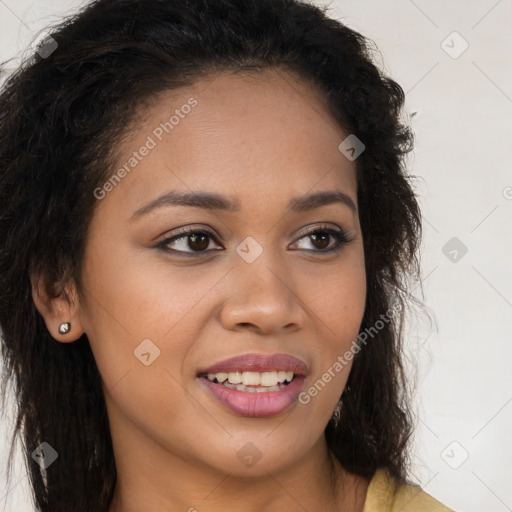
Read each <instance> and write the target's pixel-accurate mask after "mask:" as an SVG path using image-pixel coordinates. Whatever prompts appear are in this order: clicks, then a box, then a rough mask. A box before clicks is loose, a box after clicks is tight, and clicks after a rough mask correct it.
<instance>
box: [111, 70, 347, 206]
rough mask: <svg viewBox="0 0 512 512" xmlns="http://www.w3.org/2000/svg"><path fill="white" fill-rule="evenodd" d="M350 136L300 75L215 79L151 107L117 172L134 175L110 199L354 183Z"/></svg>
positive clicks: (250, 194) (120, 152)
mask: <svg viewBox="0 0 512 512" xmlns="http://www.w3.org/2000/svg"><path fill="white" fill-rule="evenodd" d="M347 135H348V133H347V132H346V131H345V130H344V129H343V128H342V127H341V126H340V125H339V124H338V123H337V121H336V120H335V119H334V117H333V116H332V114H331V113H330V111H329V110H328V108H327V105H326V102H325V98H324V97H323V96H322V94H321V93H320V92H319V91H317V90H316V89H315V88H314V87H312V86H311V85H310V84H309V83H307V82H304V81H300V80H299V79H298V78H297V77H296V76H295V75H293V74H290V73H287V72H285V71H283V70H267V71H266V72H263V73H258V74H256V73H249V74H247V73H243V74H228V73H219V74H216V75H211V76H209V77H207V78H205V79H201V80H198V81H197V82H195V83H194V84H193V85H191V86H188V87H183V88H180V89H176V90H172V91H166V92H164V93H162V94H160V95H159V96H158V97H157V98H154V99H153V101H152V102H151V104H150V105H148V106H147V107H146V108H144V109H143V110H142V109H141V112H140V115H139V117H138V122H137V123H135V124H134V126H133V127H132V129H131V131H130V133H129V134H128V137H127V138H126V139H125V140H124V142H123V143H122V144H121V145H120V146H119V147H118V148H117V157H116V166H117V167H116V169H117V168H121V167H122V166H123V165H124V167H125V169H128V170H129V171H128V172H126V173H123V175H124V176H123V180H122V183H120V184H119V186H117V185H116V187H115V190H113V192H111V193H110V195H111V196H112V198H113V197H114V196H120V195H121V189H122V190H123V192H122V195H123V199H122V200H123V201H128V202H133V200H135V202H136V200H137V199H138V198H142V197H144V198H150V197H151V196H152V195H154V194H156V193H161V192H163V191H165V189H174V190H176V189H179V190H192V189H194V190H197V189H201V190H207V191H211V192H218V193H226V194H229V195H233V194H232V192H233V191H234V190H236V191H237V192H239V193H237V196H238V197H241V198H242V202H243V197H244V193H245V196H246V197H245V199H246V202H248V201H250V200H251V199H253V200H256V199H255V198H256V197H258V196H259V199H258V200H261V195H264V196H265V198H266V199H267V200H271V199H272V198H273V197H276V195H275V192H276V191H278V192H279V191H281V193H282V194H283V195H285V196H286V198H283V201H284V199H287V198H288V196H298V195H302V194H305V193H306V192H308V191H310V190H311V189H313V188H314V187H315V186H316V185H318V187H319V188H321V189H325V188H326V187H329V186H331V187H333V186H338V188H340V187H341V188H345V189H347V188H354V187H355V183H356V181H355V166H354V164H353V162H350V161H348V160H347V159H346V158H345V157H344V156H343V155H342V154H341V152H340V151H339V149H338V146H339V144H340V143H341V141H342V140H343V139H344V138H346V136H347ZM144 147H146V148H149V149H146V150H143V148H144ZM140 150H143V151H140ZM134 152H135V153H141V152H144V153H145V154H144V156H142V157H141V155H140V154H139V155H137V156H134V155H133V154H134ZM130 159H131V163H130ZM126 164H128V165H126ZM131 164H134V165H131ZM116 169H111V170H110V171H111V172H112V171H113V172H114V173H115V172H116ZM269 192H270V194H269ZM118 199H120V198H119V197H118Z"/></svg>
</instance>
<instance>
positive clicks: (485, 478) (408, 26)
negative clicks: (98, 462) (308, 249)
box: [0, 0, 512, 512]
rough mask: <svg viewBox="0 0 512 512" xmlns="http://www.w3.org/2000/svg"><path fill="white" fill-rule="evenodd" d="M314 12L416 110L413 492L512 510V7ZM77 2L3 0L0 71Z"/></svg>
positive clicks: (1, 494)
mask: <svg viewBox="0 0 512 512" xmlns="http://www.w3.org/2000/svg"><path fill="white" fill-rule="evenodd" d="M316 3H317V4H319V5H330V8H331V13H332V15H333V16H335V17H337V18H339V19H341V20H342V21H344V22H345V23H346V24H348V25H349V26H350V27H352V28H355V29H356V30H358V31H360V32H362V33H363V34H364V35H366V36H368V37H370V38H371V39H373V40H374V41H375V43H376V44H377V46H378V48H379V50H380V54H381V57H379V58H381V59H382V60H381V62H380V64H381V65H383V66H384V70H385V72H387V73H388V74H390V75H391V76H392V77H393V78H394V79H395V80H397V81H398V82H399V83H400V84H401V85H402V87H403V88H404V90H405V91H406V98H407V99H406V109H407V111H408V112H409V113H413V112H416V114H415V116H414V117H413V118H412V120H411V124H412V127H413V130H414V132H415V138H416V146H415V148H416V149H415V152H414V155H412V156H411V158H410V159H409V168H410V169H411V172H412V173H413V174H415V175H418V176H421V177H422V182H421V184H420V188H419V189H418V192H419V194H420V196H421V205H422V208H423V213H424V221H425V233H424V243H423V257H422V262H423V272H424V281H423V283H424V290H425V302H426V304H427V306H428V307H429V309H430V311H431V312H432V313H433V314H434V316H435V318H436V324H435V325H434V326H429V324H428V323H426V322H412V323H411V325H410V336H409V346H410V352H411V353H412V354H413V355H414V356H415V357H417V358H419V364H420V367H421V370H420V373H419V385H418V392H417V407H418V411H419V417H418V429H417V434H416V437H415V443H414V454H415V464H414V474H415V481H416V482H418V483H419V484H420V485H422V487H423V488H424V490H425V491H426V492H428V493H429V494H431V495H433V496H435V497H436V498H437V499H439V500H440V501H442V502H444V503H445V504H446V505H448V506H450V507H452V508H454V509H455V510H457V511H459V512H463V511H464V512H481V511H484V510H485V511H486V512H506V511H507V510H509V511H512V487H511V485H510V483H511V482H512V464H511V462H510V460H511V458H512V436H511V433H512V429H511V427H512V403H511V402H512V386H511V384H512V372H511V371H510V366H511V363H512V357H511V356H512V347H511V331H512V315H511V313H512V279H511V277H512V272H511V270H510V263H511V258H510V257H511V255H512V240H511V236H510V220H511V218H512V173H511V171H510V167H511V166H510V160H511V156H512V155H511V145H512V121H511V120H512V117H511V115H512V66H511V63H512V59H511V56H512V35H511V26H512V25H511V21H512V19H511V18H512V16H511V14H512V3H511V1H510V0H498V1H497V0H479V1H476V0H471V1H468V0H464V1H463V0H456V1H446V0H432V1H426V0H415V1H413V0H397V1H379V0H347V1H338V2H330V3H328V2H326V1H321V0H318V1H317V2H316ZM81 4H83V2H77V1H72V0H54V1H39V2H35V1H33V0H17V1H15V0H0V42H1V44H0V60H4V59H6V58H8V57H11V56H14V55H16V54H18V52H20V51H21V50H22V49H24V48H26V47H27V45H29V43H30V42H31V41H32V39H33V37H34V36H35V34H36V33H38V31H39V30H40V29H41V28H42V27H45V26H47V25H48V24H50V23H54V22H56V21H58V19H59V17H60V16H61V15H63V14H66V13H69V12H72V11H73V10H74V8H75V7H77V6H79V5H81ZM453 32H456V34H454V33H453ZM466 44H467V45H468V48H467V49H466V50H465V51H464V52H462V50H464V48H465V46H466ZM461 52H462V53H461ZM10 67H12V64H11V65H10ZM452 237H456V238H457V239H458V241H455V242H452V243H455V245H454V246H450V245H449V246H447V247H446V248H445V249H444V252H443V248H444V247H445V244H447V242H448V241H449V240H450V239H452ZM457 244H458V245H457ZM461 244H464V246H466V248H467V253H466V254H463V250H461V248H462V245H461ZM453 251H455V252H453ZM445 253H446V255H445ZM454 259H455V261H453V260H454ZM4 423H5V422H4ZM7 427H8V425H6V424H4V425H2V426H1V429H0V435H2V437H1V438H0V510H9V511H16V512H26V511H31V510H32V507H31V505H30V503H31V502H30V499H29V498H28V485H27V484H28V480H27V478H26V474H25V470H24V467H23V465H22V464H21V462H20V459H19V458H18V462H19V464H18V466H17V469H18V472H17V474H15V477H14V478H13V485H12V488H11V489H10V490H9V491H8V490H6V489H5V485H2V482H3V481H4V480H5V475H4V473H3V472H2V471H3V468H4V467H5V459H6V455H7V444H6V443H5V435H3V433H4V432H6V431H7V430H6V429H7ZM6 492H8V496H7V495H6Z"/></svg>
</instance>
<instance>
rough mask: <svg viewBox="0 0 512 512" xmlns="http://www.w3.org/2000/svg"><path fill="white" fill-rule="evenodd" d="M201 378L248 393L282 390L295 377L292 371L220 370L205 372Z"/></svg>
mask: <svg viewBox="0 0 512 512" xmlns="http://www.w3.org/2000/svg"><path fill="white" fill-rule="evenodd" d="M199 377H200V378H203V379H208V380H209V381H210V382H213V383H214V384H220V385H221V386H224V387H226V388H229V389H236V390H237V391H244V392H246V393H271V392H275V391H281V389H284V388H285V387H286V386H288V384H290V383H291V382H292V381H293V380H294V379H295V373H294V372H292V371H284V370H280V371H269V372H241V371H237V372H229V373H226V372H218V373H204V374H200V375H199Z"/></svg>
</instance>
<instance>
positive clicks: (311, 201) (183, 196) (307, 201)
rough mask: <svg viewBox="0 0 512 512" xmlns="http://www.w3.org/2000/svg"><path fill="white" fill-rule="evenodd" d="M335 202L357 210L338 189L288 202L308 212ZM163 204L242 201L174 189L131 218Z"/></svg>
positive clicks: (227, 207) (220, 206) (232, 204)
mask: <svg viewBox="0 0 512 512" xmlns="http://www.w3.org/2000/svg"><path fill="white" fill-rule="evenodd" d="M334 203H340V204H344V205H346V206H348V207H349V208H350V209H351V210H352V211H353V212H356V211H357V208H356V205H355V203H354V201H353V200H352V198H351V197H350V196H348V195H347V194H345V193H343V192H340V191H338V190H334V191H324V192H316V193H314V194H309V195H305V196H302V197H294V198H292V199H291V200H290V202H289V203H288V208H289V209H290V210H291V211H293V212H307V211H310V210H314V209H315V208H320V207H321V206H327V205H329V204H334ZM163 206H190V207H194V208H205V209H208V210H223V211H228V212H236V211H239V210H240V201H239V200H238V199H236V198H231V197H226V196H222V195H220V194H215V193H212V192H177V191H174V190H173V191H170V192H167V193H166V194H164V195H162V196H160V197H157V198H156V199H154V200H153V201H150V202H149V203H148V204H146V205H144V206H143V207H142V208H139V209H138V210H137V211H136V212H135V213H134V214H133V215H132V216H131V218H130V220H134V219H136V218H138V217H141V216H142V215H145V214H147V213H149V212H151V211H153V210H155V209H157V208H161V207H163Z"/></svg>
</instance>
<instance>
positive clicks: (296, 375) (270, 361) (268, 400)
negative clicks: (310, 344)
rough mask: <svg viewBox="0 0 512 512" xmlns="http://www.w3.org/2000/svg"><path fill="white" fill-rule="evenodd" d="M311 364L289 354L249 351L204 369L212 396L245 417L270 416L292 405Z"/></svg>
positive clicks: (200, 375) (203, 380) (204, 382)
mask: <svg viewBox="0 0 512 512" xmlns="http://www.w3.org/2000/svg"><path fill="white" fill-rule="evenodd" d="M307 372H308V366H307V365H306V363H304V362H303V361H302V360H300V359H298V358H295V357H293V356H289V355H286V354H276V355H271V356H267V355H259V354H247V355H244V356H239V357H235V358H232V359H229V360H226V361H222V362H220V363H217V364H215V365H213V366H211V367H209V368H206V369H203V370H200V371H199V372H198V373H197V377H198V379H199V381H200V382H201V384H202V385H203V386H204V388H206V390H208V392H209V394H210V396H212V397H213V398H214V399H216V400H217V402H219V403H220V404H221V405H223V406H224V407H225V408H227V409H228V410H229V411H231V412H234V413H235V414H237V415H240V416H245V417H268V416H275V415H277V414H280V413H282V412H284V411H285V410H287V409H288V408H290V407H291V406H292V405H293V404H294V403H295V402H296V401H297V398H298V395H299V394H300V392H301V390H302V387H303V384H304V379H305V376H306V374H307Z"/></svg>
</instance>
